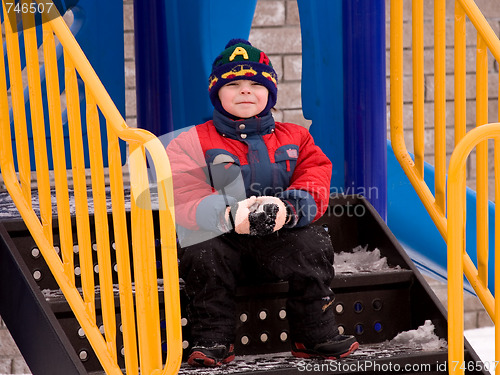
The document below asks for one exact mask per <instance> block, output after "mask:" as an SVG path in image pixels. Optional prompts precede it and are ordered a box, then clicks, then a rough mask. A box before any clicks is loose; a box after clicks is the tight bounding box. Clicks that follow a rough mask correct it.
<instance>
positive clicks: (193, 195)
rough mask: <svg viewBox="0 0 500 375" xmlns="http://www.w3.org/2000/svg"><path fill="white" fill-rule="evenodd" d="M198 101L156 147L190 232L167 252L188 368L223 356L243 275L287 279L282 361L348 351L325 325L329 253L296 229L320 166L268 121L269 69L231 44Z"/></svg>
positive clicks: (308, 149)
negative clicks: (199, 113) (193, 116)
mask: <svg viewBox="0 0 500 375" xmlns="http://www.w3.org/2000/svg"><path fill="white" fill-rule="evenodd" d="M209 94H210V99H211V101H212V104H213V105H214V108H215V110H214V116H213V120H210V121H208V122H206V123H204V124H200V125H197V126H196V127H194V128H192V129H190V130H189V131H188V132H185V133H182V134H181V135H180V136H179V137H177V138H176V139H174V140H173V141H172V142H171V143H170V144H169V146H168V147H167V151H168V154H169V157H170V161H171V163H172V171H173V178H174V189H175V200H176V217H177V222H178V224H180V226H182V227H183V228H184V229H187V230H189V231H191V232H199V233H202V235H201V236H199V237H197V238H198V239H197V240H196V241H191V242H189V241H187V242H184V243H183V240H182V239H181V247H180V249H179V258H180V275H181V277H182V278H183V279H184V281H185V283H186V289H185V290H186V293H187V296H188V299H189V302H188V306H187V311H188V321H189V322H190V324H191V331H192V336H193V340H194V345H193V347H192V349H191V352H190V355H189V359H188V363H189V364H191V365H193V366H217V365H221V364H223V363H228V362H230V361H232V360H233V359H234V349H233V342H234V340H235V326H236V321H235V300H234V294H235V290H236V286H237V285H238V284H239V283H240V282H241V281H242V279H244V278H245V276H244V275H245V273H249V274H250V275H252V277H253V278H255V277H256V276H257V275H264V276H266V277H267V278H273V279H275V280H279V279H281V280H287V281H288V283H289V290H290V292H289V298H288V301H287V317H288V321H289V325H290V339H291V343H292V354H293V355H294V356H296V357H301V358H312V357H319V358H325V359H338V358H341V357H345V356H347V355H349V354H350V353H352V352H353V351H354V350H356V349H357V348H358V346H359V345H358V343H357V342H356V339H355V338H354V337H353V336H346V335H340V334H339V331H338V328H337V325H336V323H335V317H334V311H333V292H332V290H331V289H330V284H331V282H332V279H333V277H334V269H333V248H332V245H331V242H330V239H329V236H328V234H327V233H326V232H325V231H324V230H323V228H321V227H318V226H312V225H308V224H310V223H311V222H313V221H315V220H317V219H319V218H320V217H321V216H322V215H323V214H324V213H325V211H326V208H327V205H328V198H329V189H330V179H331V173H332V165H331V162H330V160H329V159H328V158H327V157H326V156H325V154H324V153H323V152H322V151H321V150H320V149H319V147H317V146H316V145H315V144H314V142H313V139H312V137H311V135H310V134H309V132H308V131H307V130H306V129H305V128H303V127H301V126H298V125H295V124H289V123H278V122H275V121H274V119H273V117H272V114H271V112H270V111H271V108H273V106H274V105H275V103H276V98H277V76H276V72H275V71H274V69H273V67H272V64H271V62H270V61H269V58H268V57H267V55H266V54H265V53H264V52H262V51H260V50H258V49H257V48H255V47H253V46H252V45H251V44H250V43H249V42H248V41H245V40H242V39H233V40H231V41H230V42H229V43H228V44H227V46H226V49H225V50H224V51H223V52H222V53H221V54H220V55H219V56H218V57H217V58H216V59H215V61H214V63H213V66H212V74H211V75H210V78H209ZM197 148H200V149H201V156H195V154H196V151H195V150H196V149H197ZM235 187H236V188H235ZM178 234H179V232H178ZM196 242H197V243H196Z"/></svg>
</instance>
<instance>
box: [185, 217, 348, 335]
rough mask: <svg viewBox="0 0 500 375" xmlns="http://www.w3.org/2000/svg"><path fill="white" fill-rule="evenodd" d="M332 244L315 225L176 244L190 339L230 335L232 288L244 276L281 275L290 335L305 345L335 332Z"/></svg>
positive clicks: (256, 278)
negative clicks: (286, 291) (285, 283)
mask: <svg viewBox="0 0 500 375" xmlns="http://www.w3.org/2000/svg"><path fill="white" fill-rule="evenodd" d="M333 256H334V255H333V247H332V244H331V241H330V238H329V235H328V233H327V232H326V231H325V230H324V229H323V228H322V227H320V226H315V225H309V226H306V227H302V228H293V229H281V230H280V231H278V232H275V233H272V234H270V235H267V236H248V235H239V234H236V233H228V234H224V235H221V236H219V237H215V238H213V239H211V240H208V241H205V242H202V243H199V244H195V245H192V246H188V247H185V248H181V249H179V258H180V276H181V277H182V278H183V279H184V281H185V290H186V294H187V296H188V305H187V313H188V321H189V322H190V325H191V333H192V336H193V343H224V344H226V343H232V342H234V340H235V330H236V311H235V291H236V287H237V286H238V285H240V284H245V283H247V284H248V281H249V280H250V281H252V282H254V283H257V282H258V281H270V280H274V281H277V280H286V281H288V283H289V296H288V300H287V318H288V321H289V326H290V338H291V339H292V340H293V341H295V342H301V343H304V344H306V345H310V344H316V343H321V342H325V341H327V340H328V339H330V338H333V337H334V336H336V335H337V334H338V328H337V325H336V323H335V316H334V309H333V306H332V304H333V292H332V290H331V289H330V284H331V282H332V280H333V277H334V269H333Z"/></svg>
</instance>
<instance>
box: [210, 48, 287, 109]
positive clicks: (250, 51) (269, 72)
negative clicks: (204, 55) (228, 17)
mask: <svg viewBox="0 0 500 375" xmlns="http://www.w3.org/2000/svg"><path fill="white" fill-rule="evenodd" d="M239 79H248V80H251V81H255V82H258V83H260V84H262V85H264V86H265V87H266V88H267V90H268V91H269V98H268V101H267V106H266V108H264V110H263V111H262V112H261V113H259V114H258V115H257V116H259V117H261V116H264V115H266V114H267V113H268V112H269V110H270V109H271V108H273V107H274V105H275V104H276V97H277V93H278V76H277V74H276V72H275V71H274V69H273V65H272V64H271V61H270V60H269V57H267V55H266V54H265V53H264V52H262V51H261V50H259V49H257V48H255V47H253V46H252V45H251V44H250V42H249V41H247V40H244V39H231V40H230V41H229V42H228V43H227V45H226V49H225V50H224V51H222V53H221V54H220V55H219V56H217V58H216V59H215V60H214V63H213V64H212V73H211V74H210V77H209V79H208V82H209V85H208V92H209V95H210V100H211V101H212V104H213V106H214V107H215V109H216V110H217V111H219V112H220V113H222V114H224V115H226V116H228V117H233V116H232V115H231V114H230V113H228V112H227V111H226V110H225V109H224V108H223V107H222V103H221V102H220V99H219V89H220V88H221V87H222V86H224V85H225V84H226V83H228V82H231V81H236V80H239Z"/></svg>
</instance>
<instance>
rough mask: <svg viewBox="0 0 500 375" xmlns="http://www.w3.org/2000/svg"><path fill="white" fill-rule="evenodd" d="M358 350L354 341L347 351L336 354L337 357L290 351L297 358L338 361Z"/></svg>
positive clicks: (357, 345)
mask: <svg viewBox="0 0 500 375" xmlns="http://www.w3.org/2000/svg"><path fill="white" fill-rule="evenodd" d="M358 348H359V343H358V342H357V341H356V342H354V343H353V344H352V345H351V346H350V347H349V350H347V351H346V352H344V353H341V354H338V355H325V354H321V353H318V352H315V351H313V350H306V351H295V350H292V355H293V356H294V357H297V358H306V359H309V358H322V359H333V360H335V359H340V358H345V357H347V356H348V355H350V354H352V353H354V352H355V351H356V350H357V349H358Z"/></svg>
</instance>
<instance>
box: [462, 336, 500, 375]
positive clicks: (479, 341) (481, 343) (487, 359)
mask: <svg viewBox="0 0 500 375" xmlns="http://www.w3.org/2000/svg"><path fill="white" fill-rule="evenodd" d="M465 338H466V339H467V341H468V342H469V344H471V346H472V347H473V348H474V351H475V352H476V354H477V355H478V356H479V358H480V359H481V361H482V362H483V364H484V365H485V366H488V367H490V368H491V369H490V373H491V374H495V370H494V367H495V362H494V361H495V327H484V328H477V329H469V330H466V331H465Z"/></svg>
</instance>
